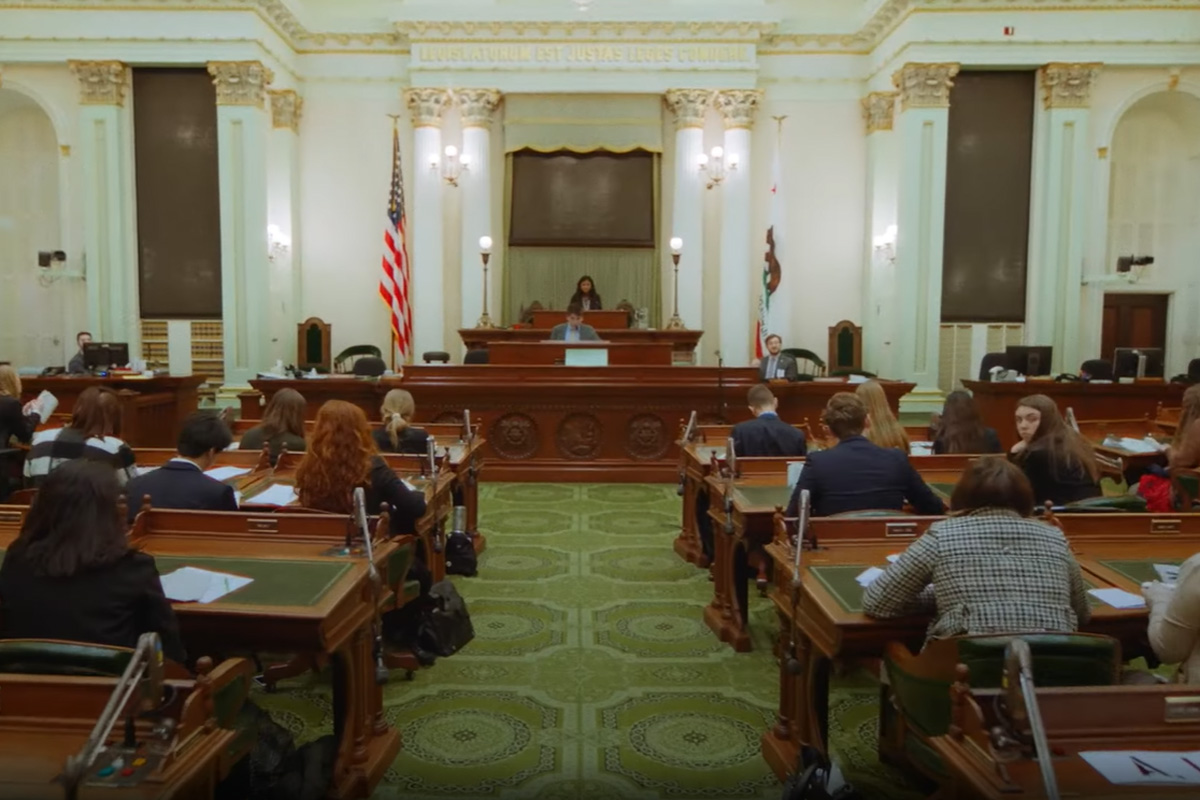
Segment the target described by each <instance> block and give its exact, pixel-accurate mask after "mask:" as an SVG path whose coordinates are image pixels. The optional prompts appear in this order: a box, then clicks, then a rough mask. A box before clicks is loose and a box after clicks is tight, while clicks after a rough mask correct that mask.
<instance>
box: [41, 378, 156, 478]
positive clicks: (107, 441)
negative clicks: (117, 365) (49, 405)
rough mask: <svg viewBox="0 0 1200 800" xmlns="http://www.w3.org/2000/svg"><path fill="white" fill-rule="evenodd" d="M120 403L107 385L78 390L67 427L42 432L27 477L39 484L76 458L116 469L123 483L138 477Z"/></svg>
mask: <svg viewBox="0 0 1200 800" xmlns="http://www.w3.org/2000/svg"><path fill="white" fill-rule="evenodd" d="M120 435H121V406H120V403H119V401H118V400H117V393H116V392H114V391H113V390H112V389H109V388H108V387H106V386H89V387H88V388H86V389H84V390H83V391H82V392H80V393H79V397H78V398H77V399H76V400H75V408H74V410H73V411H72V412H71V423H70V424H69V425H68V426H67V427H65V428H54V429H53V430H48V431H40V432H38V433H35V434H34V435H33V445H32V447H30V448H29V456H28V458H27V459H26V461H25V477H26V478H29V479H31V480H32V481H33V482H34V485H40V484H41V482H42V481H43V480H45V478H46V476H47V475H49V474H50V473H51V472H53V471H54V470H56V469H58V467H60V466H62V465H63V464H65V463H67V462H68V461H72V460H74V459H77V458H84V459H88V460H90V461H101V462H103V463H105V464H108V465H109V466H111V467H112V469H113V470H114V471H115V473H116V476H117V481H118V482H119V483H120V484H121V485H122V486H124V485H125V484H126V483H128V482H129V481H130V480H132V479H133V478H135V477H136V476H137V471H136V470H135V469H134V467H133V462H134V456H133V450H131V449H130V448H129V445H127V444H125V442H123V441H121V439H120V438H119V437H120Z"/></svg>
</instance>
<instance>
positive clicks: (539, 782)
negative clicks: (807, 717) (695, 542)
mask: <svg viewBox="0 0 1200 800" xmlns="http://www.w3.org/2000/svg"><path fill="white" fill-rule="evenodd" d="M480 515H481V518H480V528H481V529H482V530H483V532H484V533H485V534H486V535H487V537H488V548H487V550H486V552H485V553H484V554H483V556H482V557H481V559H480V565H479V570H480V574H479V576H478V577H476V578H455V579H454V580H455V582H456V583H457V585H458V587H459V590H460V591H461V592H462V594H463V596H464V597H465V598H466V600H467V603H468V606H469V608H470V611H471V617H472V621H473V622H474V625H475V631H476V638H475V641H474V642H472V643H471V644H470V645H469V646H468V647H466V648H465V649H464V650H463V651H462V652H460V653H458V654H457V655H455V656H454V657H452V658H448V659H441V660H439V662H438V663H437V664H436V665H435V666H434V667H433V668H432V669H428V670H423V671H420V672H418V673H417V674H416V678H415V680H413V681H412V682H406V681H404V680H403V679H402V677H401V676H400V675H399V674H398V673H394V674H393V680H392V682H391V683H389V684H388V685H387V686H386V687H385V688H384V701H385V704H386V706H387V708H388V718H389V721H390V722H391V723H392V724H393V725H396V726H397V727H398V728H399V729H400V730H401V731H402V733H403V737H404V749H403V750H402V751H401V753H400V756H399V758H397V760H396V762H395V764H394V765H393V767H392V769H391V770H389V772H388V773H387V775H386V777H385V779H384V782H383V783H382V784H381V786H380V787H379V789H378V790H377V791H376V794H375V797H380V798H393V797H395V798H412V799H413V800H425V799H429V800H433V799H434V798H439V799H440V798H447V797H463V798H467V797H469V798H497V800H517V799H518V798H519V799H520V800H525V799H526V798H530V800H575V798H587V799H588V800H601V798H604V799H605V800H610V799H619V800H624V799H625V798H629V799H630V800H632V799H633V798H638V799H639V800H659V799H660V798H661V799H662V800H691V799H692V798H778V797H779V793H780V786H779V783H778V782H777V781H776V779H775V776H774V775H773V774H772V773H771V772H770V770H769V769H768V768H767V766H766V763H765V762H764V761H763V760H762V757H761V755H760V753H759V737H760V736H761V734H762V732H763V731H764V730H766V729H767V727H768V726H769V725H771V724H772V723H773V721H774V710H775V706H776V700H777V696H778V671H777V667H776V665H775V661H774V658H773V657H772V655H771V641H772V637H773V636H774V632H775V628H776V622H775V615H774V612H773V611H772V610H771V608H770V604H769V603H768V601H766V600H765V599H761V598H758V597H757V594H756V593H753V592H752V595H753V607H752V611H751V617H752V619H751V627H752V630H753V631H754V637H755V638H754V651H753V652H751V653H742V654H738V653H734V652H733V650H731V649H730V648H729V647H728V646H726V645H724V644H722V643H720V642H719V641H718V640H717V639H716V637H715V636H714V635H713V634H712V633H711V632H710V631H709V630H708V628H707V627H706V626H705V624H704V621H703V617H702V614H703V609H704V606H705V604H706V603H707V602H708V600H709V599H710V598H711V596H712V584H711V583H710V582H709V581H708V579H707V574H706V573H705V572H702V571H700V570H697V569H696V568H695V567H693V566H692V565H690V564H687V563H686V562H684V561H682V560H681V559H680V558H678V557H677V556H676V555H675V553H674V552H673V550H672V549H671V543H672V541H673V539H674V538H675V535H676V533H677V532H678V528H679V518H680V499H679V498H678V497H677V496H676V494H675V487H674V486H673V485H629V484H530V483H513V484H486V485H485V486H484V487H483V488H482V491H481V498H480ZM877 698H878V688H877V686H876V685H874V683H873V682H872V681H870V680H869V679H862V678H859V679H857V680H854V681H842V682H839V685H838V686H837V688H836V689H835V691H834V694H833V697H832V698H831V704H832V712H831V717H832V720H831V736H832V740H833V743H834V748H835V752H836V755H837V757H838V760H839V763H841V764H842V765H843V768H844V769H845V770H846V771H847V773H848V774H849V777H850V779H851V780H852V781H853V782H854V783H855V785H856V786H858V788H860V789H861V790H862V791H863V794H864V796H865V797H868V798H888V797H896V798H905V799H907V798H909V797H917V796H918V795H916V794H914V793H911V792H908V791H905V790H903V789H898V788H897V786H898V785H901V784H900V782H899V780H898V778H897V777H896V776H895V775H894V774H891V773H885V772H884V771H883V768H882V767H880V765H879V763H878V761H877V759H876V756H875V731H876V719H877V713H876V712H877ZM255 699H256V700H257V701H259V702H260V703H261V704H262V705H263V706H264V707H266V708H267V709H268V710H269V711H270V712H271V713H272V715H273V716H274V717H275V718H276V719H277V720H278V721H279V722H280V723H281V724H283V725H285V726H286V727H288V728H289V729H290V730H292V731H293V732H294V733H295V734H296V735H297V738H298V739H299V740H301V741H304V740H308V739H311V738H313V737H315V736H318V735H320V734H322V733H326V732H328V731H329V730H330V724H331V721H330V714H331V708H330V700H329V692H328V686H327V683H326V682H325V681H324V680H323V679H322V678H319V677H305V678H298V679H296V680H293V681H289V682H285V683H283V684H281V691H280V692H279V693H278V694H274V695H267V694H258V695H256V698H255Z"/></svg>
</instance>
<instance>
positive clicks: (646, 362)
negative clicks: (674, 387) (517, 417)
mask: <svg viewBox="0 0 1200 800" xmlns="http://www.w3.org/2000/svg"><path fill="white" fill-rule="evenodd" d="M567 350H596V351H603V352H604V353H605V354H606V355H607V357H608V363H609V365H611V366H615V367H640V366H658V367H663V368H669V367H670V366H671V359H672V349H671V343H670V342H548V341H537V342H492V344H491V347H490V348H489V350H488V364H489V365H490V366H564V363H565V361H566V351H567Z"/></svg>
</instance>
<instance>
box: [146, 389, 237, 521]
mask: <svg viewBox="0 0 1200 800" xmlns="http://www.w3.org/2000/svg"><path fill="white" fill-rule="evenodd" d="M232 442H233V434H231V433H230V432H229V426H228V425H226V424H225V421H224V420H222V419H221V418H220V417H219V416H217V415H216V414H212V413H208V412H197V413H195V414H192V415H191V416H190V417H188V418H187V419H186V420H184V423H183V430H182V431H180V433H179V446H178V448H177V450H178V453H179V454H178V455H177V456H176V457H175V458H172V459H171V460H170V461H168V462H167V463H166V464H163V465H162V466H161V467H159V468H158V469H156V470H154V471H153V472H148V473H146V474H145V475H139V476H138V477H136V478H134V479H133V480H131V481H130V482H129V484H128V485H127V486H126V487H125V491H126V495H127V497H128V503H129V521H130V522H133V519H134V517H136V516H137V513H138V511H140V510H141V506H142V502H143V500H144V499H145V497H146V495H149V496H150V505H151V506H152V507H154V508H185V509H191V510H195V511H237V508H238V505H237V498H236V497H235V496H234V494H233V487H232V486H228V485H226V484H224V483H221V482H220V481H218V480H215V479H213V478H210V477H208V476H207V475H205V474H204V470H206V469H208V468H209V467H211V466H212V465H213V462H214V461H216V460H217V454H218V453H220V452H221V451H222V450H225V449H226V448H228V447H229V445H230V443H232Z"/></svg>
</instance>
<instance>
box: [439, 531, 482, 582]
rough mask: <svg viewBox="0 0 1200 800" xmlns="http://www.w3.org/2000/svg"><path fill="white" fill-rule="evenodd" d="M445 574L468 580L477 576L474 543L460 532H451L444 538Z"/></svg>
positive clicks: (477, 564)
mask: <svg viewBox="0 0 1200 800" xmlns="http://www.w3.org/2000/svg"><path fill="white" fill-rule="evenodd" d="M446 572H447V573H449V574H450V575H466V576H467V577H468V578H473V577H475V576H476V575H478V574H479V559H478V557H476V555H475V543H474V542H472V541H471V537H470V536H468V535H467V534H465V533H463V532H462V531H452V532H451V533H450V535H449V536H447V537H446Z"/></svg>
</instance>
